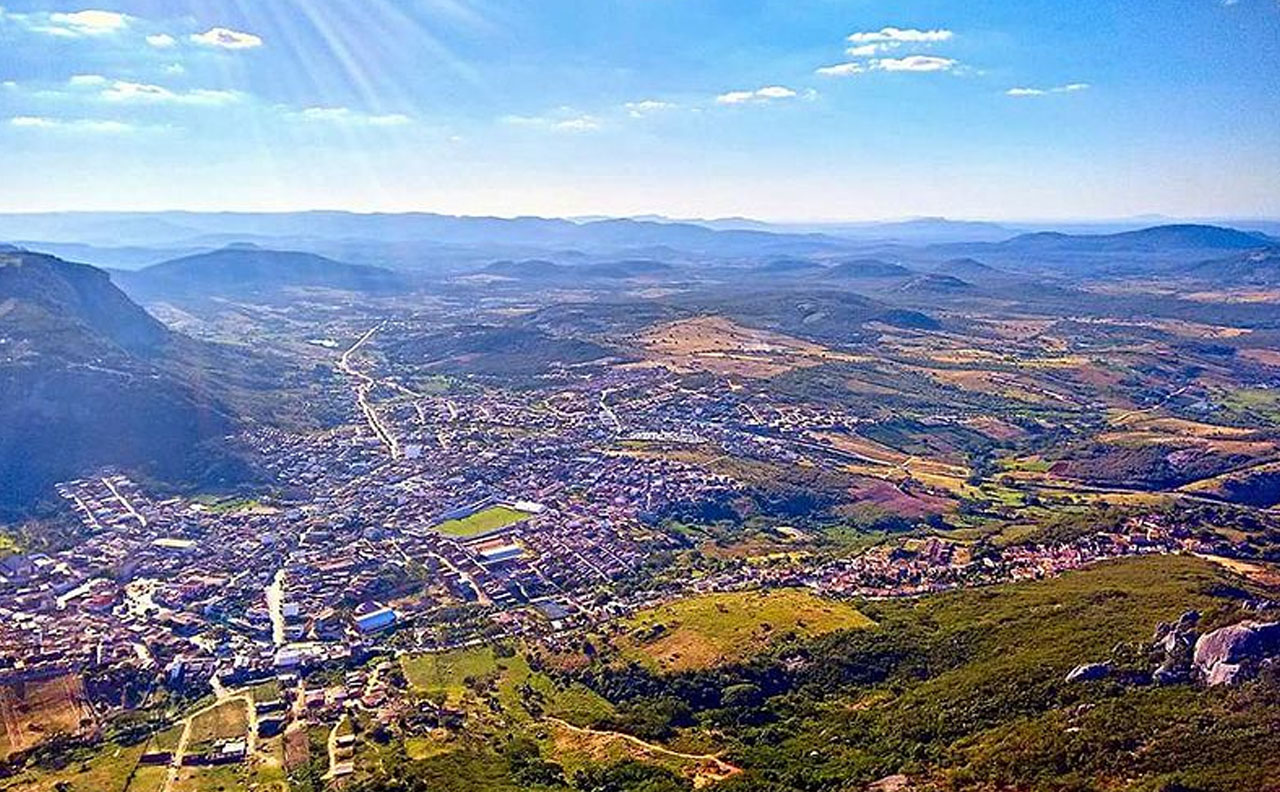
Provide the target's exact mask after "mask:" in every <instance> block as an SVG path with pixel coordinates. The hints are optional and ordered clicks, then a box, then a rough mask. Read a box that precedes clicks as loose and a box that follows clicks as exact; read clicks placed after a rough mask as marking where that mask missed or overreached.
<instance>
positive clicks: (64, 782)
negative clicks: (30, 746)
mask: <svg viewBox="0 0 1280 792" xmlns="http://www.w3.org/2000/svg"><path fill="white" fill-rule="evenodd" d="M142 750H143V746H142V744H141V743H139V744H137V745H130V746H125V745H119V744H116V743H111V742H108V743H102V744H100V745H97V746H94V747H93V748H86V747H64V748H62V749H60V750H56V751H48V752H46V753H45V754H44V757H43V758H40V759H38V760H37V761H35V762H33V763H32V764H31V765H29V766H28V767H27V768H26V769H25V770H23V771H22V772H20V773H18V774H17V775H16V776H12V777H9V778H4V779H3V780H2V781H0V785H2V786H3V787H4V789H5V790H7V792H51V790H56V791H57V792H64V791H65V792H124V789H125V787H126V785H129V780H130V776H131V775H132V774H133V771H134V768H135V767H136V766H137V764H138V758H139V757H140V756H142ZM129 788H130V789H131V790H133V789H136V788H137V787H133V786H130V787H129ZM144 789H145V787H144Z"/></svg>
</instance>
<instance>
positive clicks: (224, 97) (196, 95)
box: [100, 80, 241, 105]
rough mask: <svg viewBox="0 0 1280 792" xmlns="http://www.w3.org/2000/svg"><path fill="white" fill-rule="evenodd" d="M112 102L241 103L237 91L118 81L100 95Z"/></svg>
mask: <svg viewBox="0 0 1280 792" xmlns="http://www.w3.org/2000/svg"><path fill="white" fill-rule="evenodd" d="M100 95H101V97H102V98H103V99H106V100H107V101H110V102H142V103H153V104H160V103H170V104H189V105H224V104H231V103H233V102H238V101H240V98H241V95H240V94H239V93H237V92H236V91H215V90H210V89H206V88H195V89H193V90H190V91H182V92H178V91H171V90H170V89H168V88H165V87H163V86H159V85H148V84H147V83H135V82H127V81H124V80H116V81H115V82H113V83H111V85H110V86H109V87H107V88H104V89H103V91H102V93H101V94H100Z"/></svg>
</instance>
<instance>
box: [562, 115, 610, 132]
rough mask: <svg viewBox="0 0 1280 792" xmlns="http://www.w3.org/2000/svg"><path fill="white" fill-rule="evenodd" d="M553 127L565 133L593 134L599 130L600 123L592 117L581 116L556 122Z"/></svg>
mask: <svg viewBox="0 0 1280 792" xmlns="http://www.w3.org/2000/svg"><path fill="white" fill-rule="evenodd" d="M553 126H554V127H555V128H556V129H560V130H564V131H565V132H594V131H596V130H597V129H599V128H600V122H599V121H598V120H596V119H595V118H593V117H592V116H589V115H582V116H578V117H577V118H566V119H564V120H563V121H557V122H556V123H555V124H553Z"/></svg>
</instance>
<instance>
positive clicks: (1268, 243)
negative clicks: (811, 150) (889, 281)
mask: <svg viewBox="0 0 1280 792" xmlns="http://www.w3.org/2000/svg"><path fill="white" fill-rule="evenodd" d="M1276 244H1277V243H1276V240H1274V239H1272V238H1271V237H1268V236H1266V235H1265V234H1261V233H1256V232H1249V231H1239V230H1236V229H1233V228H1223V227H1220V226H1208V225H1188V224H1183V225H1164V226H1154V227H1152V228H1144V229H1141V230H1138V231H1125V232H1123V233H1119V234H1083V235H1072V234H1063V233H1058V232H1040V233H1034V234H1023V235H1021V236H1017V237H1014V238H1013V239H1010V240H1008V241H1005V242H997V243H981V244H958V245H956V244H952V245H935V246H933V247H932V248H930V249H929V250H930V252H931V253H933V254H937V255H945V256H947V257H950V258H955V257H973V258H978V259H981V260H982V261H984V262H987V263H988V264H992V265H995V266H997V267H1006V268H1014V267H1016V268H1018V269H1019V270H1033V271H1052V272H1061V273H1063V274H1069V275H1076V276H1090V275H1107V274H1117V275H1130V274H1151V273H1159V272H1168V271H1176V270H1177V269H1178V268H1180V267H1184V266H1186V265H1189V264H1193V263H1198V262H1202V261H1206V260H1209V259H1213V258H1222V257H1224V256H1228V255H1231V254H1233V253H1240V252H1244V251H1251V250H1262V249H1266V248H1268V247H1273V246H1275V245H1276Z"/></svg>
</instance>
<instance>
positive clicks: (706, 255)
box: [0, 212, 1280, 290]
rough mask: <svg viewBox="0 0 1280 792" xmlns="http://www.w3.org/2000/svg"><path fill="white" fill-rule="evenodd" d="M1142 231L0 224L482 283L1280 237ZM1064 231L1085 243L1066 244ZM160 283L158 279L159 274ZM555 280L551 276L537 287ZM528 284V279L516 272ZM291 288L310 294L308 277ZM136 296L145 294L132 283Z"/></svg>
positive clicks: (138, 260)
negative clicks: (543, 266)
mask: <svg viewBox="0 0 1280 792" xmlns="http://www.w3.org/2000/svg"><path fill="white" fill-rule="evenodd" d="M1141 220H1142V219H1130V220H1122V221H1115V222H1114V223H1110V224H1107V223H1092V224H1077V225H1062V224H1059V226H1058V227H1057V228H1056V229H1055V230H1043V229H1044V228H1046V227H1047V228H1050V229H1054V228H1055V227H1054V225H1053V224H1047V226H1042V227H1041V229H1035V230H1034V231H1033V232H1032V233H1021V232H1023V231H1025V230H1027V226H1025V225H1023V224H1015V223H1004V224H1001V223H989V222H981V221H955V220H948V219H946V218H917V219H911V220H904V221H897V222H882V223H810V224H770V223H762V222H759V221H754V220H749V219H746V218H725V219H719V220H696V221H677V220H671V219H669V218H664V217H660V216H645V217H641V218H626V219H616V218H579V219H577V220H564V219H553V218H539V217H521V218H496V217H454V216H449V215H439V214H429V213H406V214H355V213H350V212H295V213H279V214H253V213H218V214H200V213H187V212H161V213H65V214H58V213H55V214H29V215H0V239H4V240H10V241H13V240H38V241H31V242H19V244H21V245H22V246H24V247H27V248H29V249H32V250H40V251H42V252H50V253H53V254H58V255H62V256H64V257H73V258H75V259H77V260H82V261H86V262H88V263H92V264H95V265H98V266H106V267H112V268H119V269H123V270H133V269H138V268H147V267H153V266H154V265H156V264H157V263H160V262H168V261H170V260H173V259H186V258H191V257H193V256H195V257H199V256H203V255H215V254H219V255H223V254H222V251H224V250H225V249H226V248H227V247H228V246H229V245H230V246H238V245H239V244H240V243H253V244H256V245H257V246H259V247H260V248H262V249H263V250H277V251H278V250H290V251H297V252H299V253H309V254H312V255H316V256H322V257H324V258H327V259H331V260H332V261H333V262H335V263H336V262H342V263H345V264H347V265H351V266H362V265H363V266H375V267H380V268H384V269H392V270H398V271H401V272H404V273H406V274H410V275H412V276H415V277H428V278H433V277H446V278H447V277H452V276H457V275H465V274H468V273H474V272H477V271H479V270H481V269H482V268H484V267H486V266H487V265H490V264H491V263H492V262H495V261H511V262H525V261H545V262H549V263H550V264H553V265H557V266H559V265H566V264H575V265H580V264H591V263H597V264H599V263H604V262H618V261H641V260H647V261H655V262H659V263H661V264H665V265H687V266H691V267H694V268H695V269H696V268H698V267H701V266H704V265H707V264H714V265H733V266H737V265H745V266H749V267H752V268H754V269H756V270H757V271H759V272H761V273H767V274H772V275H780V274H782V273H784V272H785V271H786V270H787V269H788V268H791V269H795V265H794V264H787V263H786V262H806V261H807V262H813V263H816V264H823V265H830V264H833V263H835V264H838V263H840V262H841V261H842V260H849V259H881V260H886V261H896V262H899V263H901V264H902V265H904V266H906V267H908V268H911V269H919V270H921V271H932V270H933V268H934V267H936V266H938V265H939V264H941V263H942V262H945V261H948V260H952V259H962V258H971V259H975V260H978V261H981V262H983V263H984V264H987V265H989V266H991V267H993V268H995V269H996V270H1008V271H1017V272H1020V273H1024V274H1030V273H1056V274H1061V275H1066V276H1110V275H1120V276H1123V275H1128V274H1140V273H1143V272H1155V271H1160V272H1166V271H1172V270H1174V269H1176V268H1178V267H1181V266H1183V265H1187V264H1194V263H1198V262H1200V261H1207V260H1211V259H1214V258H1222V257H1223V256H1225V255H1227V254H1229V253H1231V252H1233V251H1248V250H1253V249H1262V248H1266V247H1269V246H1272V245H1275V244H1277V242H1276V238H1275V237H1271V236H1267V235H1266V234H1265V233H1264V231H1273V232H1277V233H1280V224H1276V223H1269V222H1267V221H1256V222H1252V223H1251V224H1250V225H1249V226H1248V227H1249V228H1251V229H1258V230H1237V229H1234V228H1225V227H1221V226H1215V225H1210V224H1165V225H1156V226H1152V227H1142V228H1138V227H1135V226H1136V225H1137V224H1138V223H1140V222H1141ZM1063 228H1066V229H1067V230H1070V231H1072V232H1079V231H1085V232H1088V233H1064V231H1063V230H1062V229H1063ZM1117 229H1118V230H1119V232H1118V233H1111V232H1112V231H1113V230H1117ZM1102 232H1105V233H1102ZM198 260H199V259H198ZM778 262H783V263H781V264H779V263H778ZM801 266H802V267H804V268H809V269H812V266H807V265H801ZM492 274H500V273H497V272H494V273H492ZM578 274H582V271H579V273H578ZM155 275H156V278H157V279H159V275H160V273H155ZM550 275H551V271H548V272H547V273H544V275H543V277H548V276H550ZM533 276H534V273H532V272H531V271H526V272H524V273H523V274H522V275H520V277H525V278H527V277H533ZM593 276H594V277H607V276H608V275H607V270H596V271H595V272H593ZM382 277H383V278H384V279H385V280H389V279H387V276H385V275H383V276H382ZM626 277H636V274H634V272H632V273H631V274H629V275H627V276H626ZM335 279H336V280H343V278H341V277H339V278H335ZM345 280H346V281H347V282H348V283H351V284H354V285H355V287H358V288H360V289H361V290H364V289H365V288H366V287H365V286H363V285H360V284H359V283H358V281H360V280H361V279H360V278H356V277H351V278H345ZM121 282H122V283H128V280H127V279H122V280H121ZM365 282H366V283H368V282H370V281H369V279H365ZM136 283H141V281H138V282H136ZM297 285H301V286H308V285H313V284H312V283H311V282H309V281H308V280H307V278H306V277H302V278H301V280H300V281H299V283H298V284H297ZM130 288H138V289H141V288H142V287H141V286H136V285H133V284H132V283H130ZM166 288H172V286H167V287H166ZM335 288H343V287H335ZM346 288H351V287H350V286H349V287H346ZM378 288H381V286H380V287H378Z"/></svg>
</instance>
